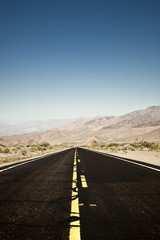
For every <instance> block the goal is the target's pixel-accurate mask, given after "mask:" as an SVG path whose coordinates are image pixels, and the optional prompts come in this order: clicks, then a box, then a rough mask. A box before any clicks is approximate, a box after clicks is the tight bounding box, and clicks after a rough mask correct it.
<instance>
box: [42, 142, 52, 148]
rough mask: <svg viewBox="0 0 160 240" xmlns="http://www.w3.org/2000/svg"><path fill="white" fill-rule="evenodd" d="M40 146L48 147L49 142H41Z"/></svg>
mask: <svg viewBox="0 0 160 240" xmlns="http://www.w3.org/2000/svg"><path fill="white" fill-rule="evenodd" d="M40 146H42V147H49V146H50V144H49V143H48V142H44V143H41V144H40Z"/></svg>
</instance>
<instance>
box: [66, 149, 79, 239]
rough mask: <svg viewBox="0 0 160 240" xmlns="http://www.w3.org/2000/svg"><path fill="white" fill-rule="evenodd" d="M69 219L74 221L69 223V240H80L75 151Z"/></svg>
mask: <svg viewBox="0 0 160 240" xmlns="http://www.w3.org/2000/svg"><path fill="white" fill-rule="evenodd" d="M70 217H71V218H73V219H75V221H73V222H71V224H70V233H69V240H81V233H80V220H79V218H80V211H79V197H78V186H77V159H76V150H75V155H74V164H73V180H72V201H71V215H70ZM76 219H77V220H76Z"/></svg>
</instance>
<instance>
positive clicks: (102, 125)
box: [60, 106, 160, 131]
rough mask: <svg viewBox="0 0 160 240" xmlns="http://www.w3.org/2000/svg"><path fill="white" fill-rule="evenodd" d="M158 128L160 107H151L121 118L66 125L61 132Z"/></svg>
mask: <svg viewBox="0 0 160 240" xmlns="http://www.w3.org/2000/svg"><path fill="white" fill-rule="evenodd" d="M146 126H160V106H152V107H149V108H147V109H145V110H138V111H134V112H131V113H128V114H125V115H122V116H116V117H115V116H99V117H94V118H89V119H87V118H86V119H81V120H79V121H75V122H73V123H68V124H66V125H64V126H62V127H60V129H61V130H70V131H77V130H81V131H82V130H88V129H90V130H92V131H97V130H100V129H115V128H122V127H130V128H134V127H146Z"/></svg>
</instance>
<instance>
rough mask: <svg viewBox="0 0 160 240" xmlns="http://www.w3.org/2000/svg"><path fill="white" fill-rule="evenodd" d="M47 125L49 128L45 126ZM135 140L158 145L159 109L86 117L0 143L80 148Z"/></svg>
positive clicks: (155, 107)
mask: <svg viewBox="0 0 160 240" xmlns="http://www.w3.org/2000/svg"><path fill="white" fill-rule="evenodd" d="M51 125H52V124H51ZM31 126H32V127H33V124H31V125H29V127H31ZM36 126H39V129H40V128H42V127H43V128H45V127H46V125H43V124H42V125H41V124H39V125H38V123H36ZM47 126H50V125H49V124H47ZM52 126H53V125H52ZM7 127H8V126H6V128H7ZM25 127H26V125H25ZM29 129H31V128H29ZM32 129H33V128H32ZM135 139H138V140H146V141H155V142H160V106H152V107H149V108H147V109H145V110H138V111H134V112H131V113H128V114H125V115H122V116H99V117H94V118H85V119H80V120H77V121H73V122H70V123H67V124H65V125H63V126H60V127H59V128H54V129H49V130H45V131H37V132H33V133H29V134H23V135H14V136H6V137H1V138H0V144H3V145H13V144H22V145H27V144H39V143H42V142H49V143H50V144H52V145H56V144H63V145H64V144H65V145H74V146H80V145H102V144H108V143H111V142H133V141H134V140H135Z"/></svg>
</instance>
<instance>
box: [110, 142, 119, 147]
mask: <svg viewBox="0 0 160 240" xmlns="http://www.w3.org/2000/svg"><path fill="white" fill-rule="evenodd" d="M107 146H108V147H118V146H119V143H110V144H108V145H107Z"/></svg>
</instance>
